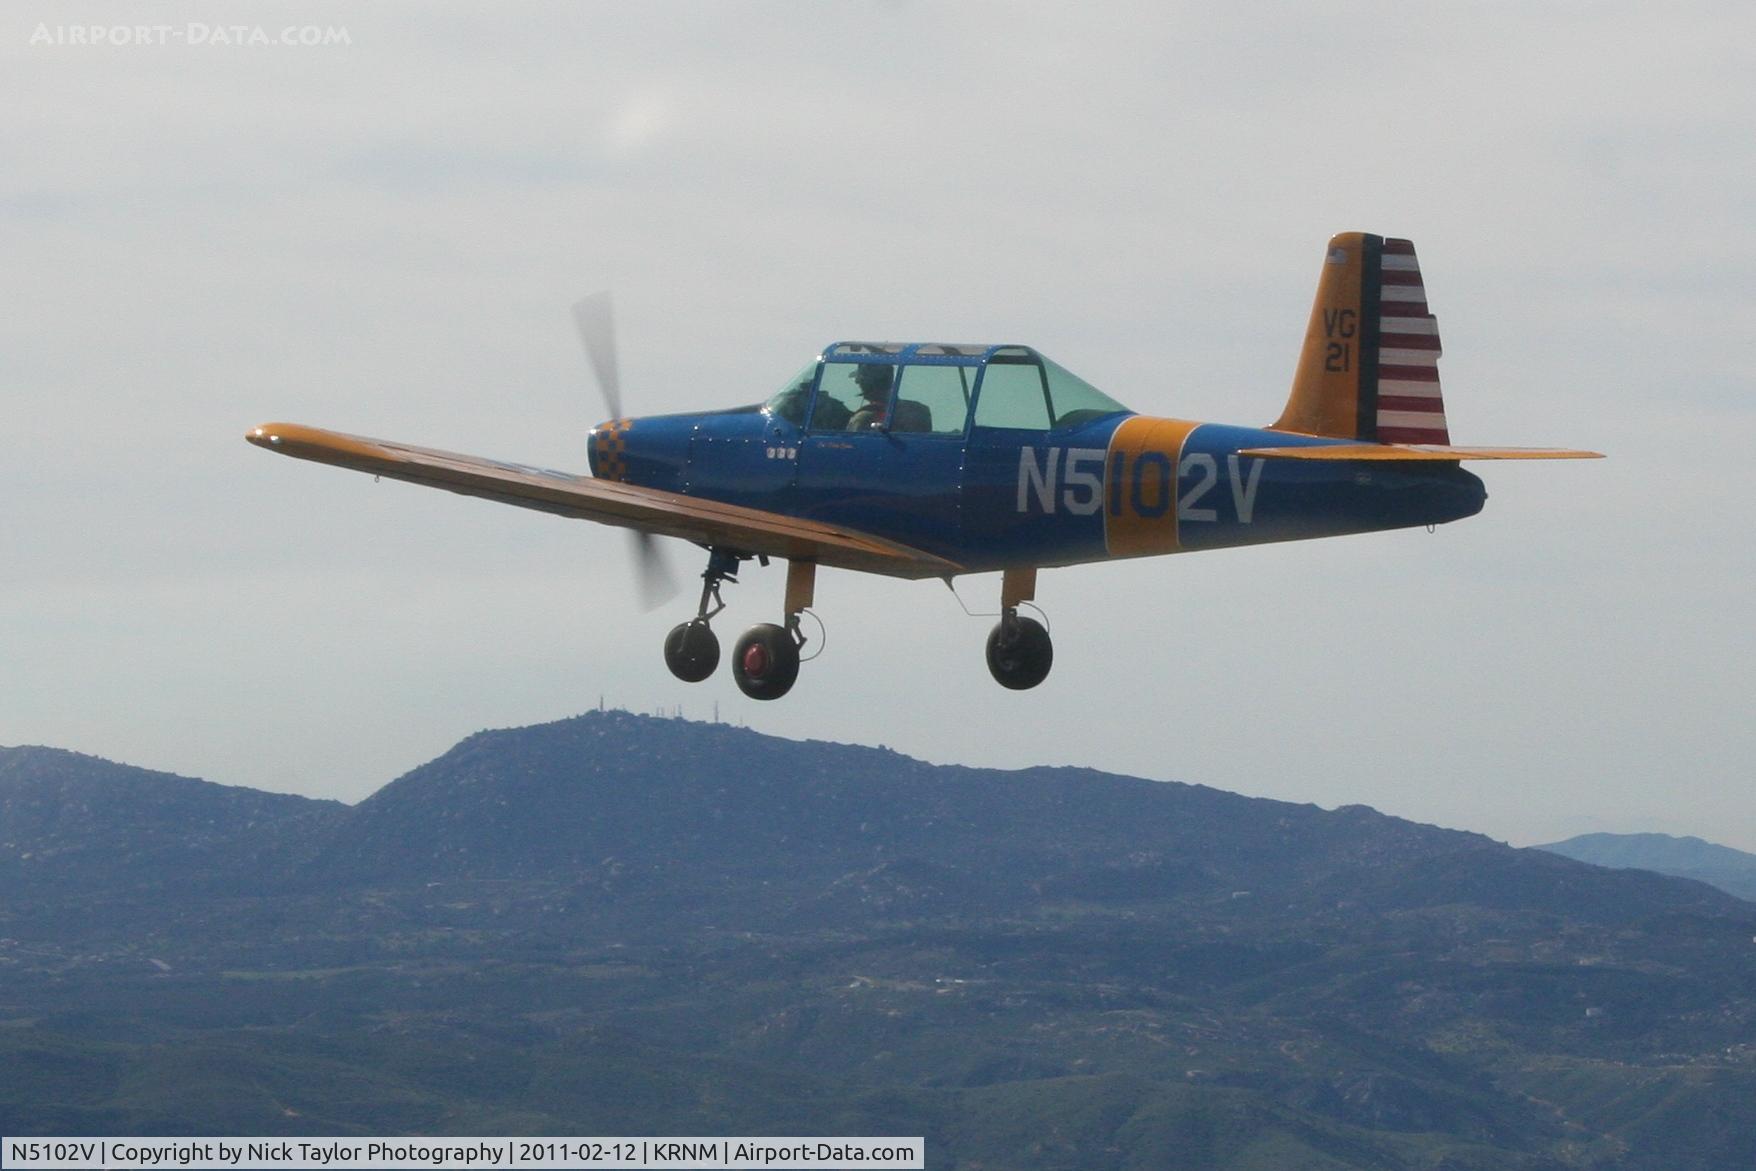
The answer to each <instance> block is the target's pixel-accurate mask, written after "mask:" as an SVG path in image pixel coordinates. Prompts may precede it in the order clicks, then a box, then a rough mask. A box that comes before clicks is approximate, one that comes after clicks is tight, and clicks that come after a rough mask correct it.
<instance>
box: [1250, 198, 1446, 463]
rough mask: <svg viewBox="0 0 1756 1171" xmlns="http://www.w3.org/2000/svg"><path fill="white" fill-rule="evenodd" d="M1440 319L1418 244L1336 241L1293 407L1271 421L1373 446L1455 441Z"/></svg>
mask: <svg viewBox="0 0 1756 1171" xmlns="http://www.w3.org/2000/svg"><path fill="white" fill-rule="evenodd" d="M1438 363H1439V324H1438V321H1437V319H1435V318H1434V316H1433V315H1432V314H1431V313H1429V312H1427V291H1426V287H1425V286H1424V285H1423V284H1422V283H1421V266H1420V262H1419V261H1417V260H1416V259H1415V246H1414V245H1413V244H1412V243H1410V242H1409V241H1407V240H1396V239H1385V238H1384V237H1383V236H1369V235H1366V234H1365V233H1363V232H1344V233H1342V234H1341V235H1339V236H1335V237H1333V238H1332V239H1331V240H1330V241H1329V250H1328V252H1327V253H1326V254H1325V256H1324V258H1323V276H1322V277H1321V279H1320V280H1319V281H1318V283H1317V300H1316V302H1315V303H1314V304H1313V305H1312V306H1311V324H1310V325H1308V326H1307V327H1306V328H1305V348H1304V350H1303V351H1302V352H1301V353H1300V354H1299V368H1298V371H1297V372H1296V373H1295V374H1294V375H1293V392H1292V395H1291V396H1290V397H1289V398H1288V399H1287V405H1286V410H1284V411H1282V412H1281V416H1280V418H1279V419H1278V420H1276V421H1275V422H1274V423H1273V424H1272V426H1273V427H1274V429H1275V430H1279V431H1299V432H1303V433H1304V434H1306V435H1323V436H1328V437H1330V438H1335V439H1358V440H1363V441H1366V442H1372V443H1439V444H1445V443H1450V442H1451V434H1450V431H1449V430H1448V429H1447V427H1446V425H1445V403H1444V400H1443V399H1442V398H1441V397H1440V394H1439V365H1438Z"/></svg>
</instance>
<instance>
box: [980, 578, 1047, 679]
mask: <svg viewBox="0 0 1756 1171" xmlns="http://www.w3.org/2000/svg"><path fill="white" fill-rule="evenodd" d="M1036 585H1037V571H1036V570H1035V569H1008V570H1007V571H1006V573H1005V576H1004V577H1003V578H1002V579H1001V582H1000V621H999V623H998V624H996V625H995V627H994V630H993V632H992V633H991V634H989V635H988V671H989V672H990V673H991V674H992V675H993V676H994V681H995V682H996V683H998V684H1000V686H1002V687H1006V688H1010V689H1011V690H1013V691H1026V690H1029V689H1030V688H1032V687H1035V686H1036V685H1037V684H1039V683H1041V682H1042V681H1043V680H1044V679H1046V678H1048V676H1049V668H1050V667H1052V666H1054V664H1055V644H1054V643H1052V642H1050V641H1049V632H1048V631H1047V630H1045V629H1044V628H1043V624H1042V623H1041V622H1038V621H1037V620H1036V619H1034V618H1025V617H1022V616H1020V614H1019V613H1018V607H1019V604H1020V603H1021V602H1028V601H1030V600H1032V599H1033V598H1035V597H1036Z"/></svg>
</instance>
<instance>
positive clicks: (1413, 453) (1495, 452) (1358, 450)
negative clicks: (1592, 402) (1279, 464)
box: [1238, 443, 1604, 461]
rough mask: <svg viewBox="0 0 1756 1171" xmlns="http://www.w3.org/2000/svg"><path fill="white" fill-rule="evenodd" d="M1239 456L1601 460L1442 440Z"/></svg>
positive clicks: (1593, 455) (1588, 454)
mask: <svg viewBox="0 0 1756 1171" xmlns="http://www.w3.org/2000/svg"><path fill="white" fill-rule="evenodd" d="M1238 454H1239V455H1255V456H1261V457H1262V458H1264V459H1325V460H1358V459H1377V460H1399V461H1400V460H1460V459H1602V458H1604V457H1603V454H1602V453H1601V452H1596V451H1575V450H1573V449H1572V448H1567V447H1453V446H1451V445H1449V444H1443V443H1322V444H1312V445H1310V446H1309V447H1246V448H1244V449H1243V450H1242V451H1240V452H1238Z"/></svg>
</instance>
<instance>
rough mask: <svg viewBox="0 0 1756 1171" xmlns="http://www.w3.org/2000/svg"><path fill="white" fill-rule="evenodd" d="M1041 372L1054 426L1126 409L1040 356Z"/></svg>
mask: <svg viewBox="0 0 1756 1171" xmlns="http://www.w3.org/2000/svg"><path fill="white" fill-rule="evenodd" d="M1043 373H1044V374H1045V375H1046V376H1047V379H1048V384H1049V403H1050V409H1052V410H1053V411H1054V413H1055V426H1057V427H1070V426H1073V425H1075V424H1078V423H1086V422H1090V421H1091V420H1092V419H1097V418H1101V417H1103V416H1104V415H1113V414H1115V413H1116V412H1117V411H1126V410H1127V409H1128V408H1127V407H1125V406H1123V405H1122V404H1121V403H1119V402H1117V401H1116V400H1115V399H1113V398H1111V397H1110V396H1109V395H1107V394H1105V393H1104V392H1103V391H1101V390H1099V389H1098V388H1097V387H1095V386H1093V385H1092V384H1091V383H1089V382H1087V381H1086V380H1085V379H1083V378H1081V377H1079V375H1077V374H1074V373H1073V372H1072V371H1070V370H1067V369H1065V368H1063V367H1061V366H1058V365H1056V364H1055V363H1054V362H1051V361H1049V359H1047V358H1044V359H1043Z"/></svg>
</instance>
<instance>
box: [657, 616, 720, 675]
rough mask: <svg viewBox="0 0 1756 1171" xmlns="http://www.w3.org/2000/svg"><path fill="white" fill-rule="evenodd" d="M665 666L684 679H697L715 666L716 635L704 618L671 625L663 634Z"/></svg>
mask: <svg viewBox="0 0 1756 1171" xmlns="http://www.w3.org/2000/svg"><path fill="white" fill-rule="evenodd" d="M665 666H667V667H669V668H670V669H671V674H673V675H675V676H676V677H677V678H679V679H681V680H682V681H683V682H685V683H699V682H701V681H702V680H703V679H705V678H707V677H708V676H709V675H711V674H713V671H714V668H715V667H718V666H719V636H718V635H716V634H714V632H713V627H711V626H709V625H708V624H707V622H706V620H705V619H701V618H697V619H695V620H694V621H691V622H684V623H682V624H681V625H678V626H673V627H671V633H669V634H667V635H665Z"/></svg>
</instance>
